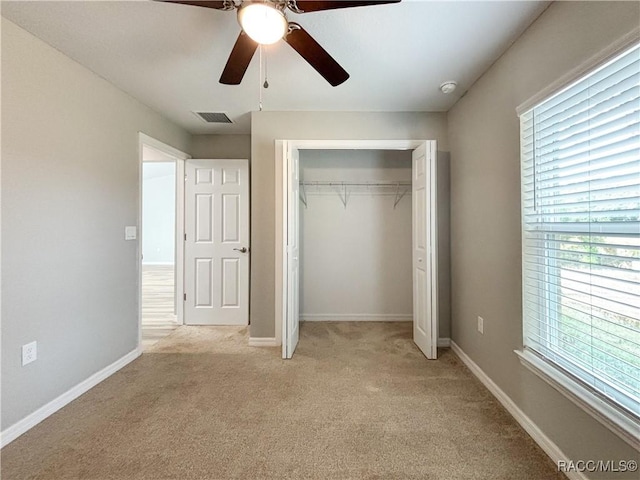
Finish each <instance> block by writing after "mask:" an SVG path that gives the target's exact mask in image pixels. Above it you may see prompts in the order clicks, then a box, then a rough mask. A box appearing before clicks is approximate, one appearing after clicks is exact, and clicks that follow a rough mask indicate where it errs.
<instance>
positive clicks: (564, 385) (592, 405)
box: [515, 350, 640, 450]
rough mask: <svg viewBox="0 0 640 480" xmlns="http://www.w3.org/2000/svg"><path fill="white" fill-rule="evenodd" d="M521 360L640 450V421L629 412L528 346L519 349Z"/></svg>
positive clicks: (516, 351)
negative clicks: (527, 347)
mask: <svg viewBox="0 0 640 480" xmlns="http://www.w3.org/2000/svg"><path fill="white" fill-rule="evenodd" d="M515 353H516V354H517V355H518V357H519V358H520V362H521V363H522V365H524V366H525V367H526V368H527V369H528V370H530V371H531V372H532V373H534V374H535V375H536V376H538V377H540V378H541V379H542V380H544V381H545V382H547V383H548V384H549V385H551V386H552V387H553V388H555V389H556V390H558V391H559V392H560V393H562V395H564V396H565V397H567V398H568V399H569V400H571V401H572V402H573V403H574V404H576V405H577V406H578V407H580V408H581V409H582V410H584V411H585V412H587V413H588V414H589V415H591V416H592V417H593V418H595V419H596V420H598V421H599V422H600V423H601V424H602V425H604V426H605V427H607V428H608V429H609V430H611V431H612V432H613V433H615V434H616V435H618V436H619V437H620V438H622V439H623V440H624V441H625V442H627V443H628V444H629V445H630V446H632V447H633V448H635V449H636V450H640V440H639V439H638V432H640V424H638V422H637V421H634V420H633V419H632V418H631V417H629V416H627V415H625V414H624V413H622V412H621V411H619V410H618V409H617V408H615V407H613V406H612V405H610V404H609V403H608V402H607V401H606V400H604V399H602V398H600V397H599V396H597V395H595V394H594V393H593V392H591V391H590V390H589V389H588V388H586V387H584V386H582V385H580V384H579V383H578V382H575V381H573V380H572V379H571V377H569V376H567V375H565V374H564V373H562V371H560V370H558V369H557V368H555V367H553V365H551V364H549V363H548V362H545V361H544V360H543V359H541V358H539V357H538V356H537V355H534V354H533V353H531V352H529V351H527V350H523V351H520V350H515Z"/></svg>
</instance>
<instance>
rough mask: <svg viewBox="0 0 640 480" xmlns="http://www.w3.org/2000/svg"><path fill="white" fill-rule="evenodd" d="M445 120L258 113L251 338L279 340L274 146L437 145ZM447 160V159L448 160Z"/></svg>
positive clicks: (443, 143)
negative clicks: (315, 143) (382, 142)
mask: <svg viewBox="0 0 640 480" xmlns="http://www.w3.org/2000/svg"><path fill="white" fill-rule="evenodd" d="M446 128H447V127H446V114H444V113H420V112H404V113H403V112H388V113H360V112H254V113H253V114H252V116H251V159H252V160H251V182H252V184H251V304H250V311H251V336H253V337H274V336H275V286H274V278H275V188H276V178H275V177H276V174H275V140H278V139H279V140H329V139H335V140H404V139H409V140H412V139H425V140H437V141H438V150H439V151H445V152H446V151H448V149H449V145H448V141H447V135H446ZM444 157H445V155H443V158H444Z"/></svg>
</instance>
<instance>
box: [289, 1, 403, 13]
mask: <svg viewBox="0 0 640 480" xmlns="http://www.w3.org/2000/svg"><path fill="white" fill-rule="evenodd" d="M400 1H401V0H362V1H358V0H290V2H289V5H288V6H289V9H290V10H292V11H294V12H296V13H309V12H319V11H321V10H335V9H336V8H351V7H368V6H371V5H384V4H386V3H400Z"/></svg>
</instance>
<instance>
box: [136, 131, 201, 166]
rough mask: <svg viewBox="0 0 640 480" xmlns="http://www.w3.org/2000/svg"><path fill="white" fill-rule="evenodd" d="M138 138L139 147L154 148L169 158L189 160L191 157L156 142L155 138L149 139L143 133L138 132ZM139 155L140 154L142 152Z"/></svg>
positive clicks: (165, 144)
mask: <svg viewBox="0 0 640 480" xmlns="http://www.w3.org/2000/svg"><path fill="white" fill-rule="evenodd" d="M138 137H139V141H140V144H141V145H142V144H144V145H146V146H147V147H151V148H155V149H156V150H159V151H161V152H162V153H166V154H167V155H169V156H170V157H173V158H177V159H178V160H188V159H189V158H191V155H189V154H187V153H184V152H183V151H181V150H178V149H177V148H174V147H172V146H171V145H169V144H167V143H164V142H161V141H160V140H156V139H155V138H153V137H150V136H149V135H147V134H145V133H142V132H138ZM140 153H141V154H142V152H140Z"/></svg>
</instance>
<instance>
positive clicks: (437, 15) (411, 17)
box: [2, 0, 549, 133]
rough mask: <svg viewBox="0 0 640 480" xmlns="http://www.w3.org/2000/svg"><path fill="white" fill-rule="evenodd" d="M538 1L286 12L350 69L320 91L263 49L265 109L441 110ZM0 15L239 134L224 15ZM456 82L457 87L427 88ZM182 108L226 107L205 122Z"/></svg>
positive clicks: (237, 92)
mask: <svg viewBox="0 0 640 480" xmlns="http://www.w3.org/2000/svg"><path fill="white" fill-rule="evenodd" d="M548 3H549V2H540V1H506V2H495V1H486V2H485V1H474V2H458V1H449V2H431V1H417V0H403V2H402V3H400V4H391V5H381V6H371V7H359V8H351V9H343V10H332V11H325V12H315V13H308V14H303V15H295V14H293V13H288V18H289V20H291V21H296V22H298V23H300V24H301V25H302V26H303V27H304V28H305V29H306V30H307V31H308V32H309V33H311V34H312V35H313V36H314V38H315V39H316V40H317V41H318V42H319V43H320V44H321V45H322V46H323V47H324V48H325V49H326V50H327V51H328V52H329V53H330V54H331V55H332V56H333V57H334V58H335V59H336V60H337V61H338V62H339V63H340V64H341V65H342V66H343V67H344V68H345V69H346V70H347V71H348V72H349V74H350V75H351V78H350V79H349V80H347V81H346V82H345V83H344V84H343V85H341V86H338V87H331V86H330V85H329V84H328V83H327V82H326V81H325V80H324V79H323V78H322V77H320V75H319V74H317V73H316V71H315V70H313V69H312V68H311V67H310V66H309V65H308V64H307V63H306V62H305V61H304V60H303V59H302V57H300V56H299V55H298V54H297V53H296V52H295V51H294V50H293V49H291V48H290V47H289V46H288V45H287V44H285V43H284V42H283V41H280V42H278V43H277V44H275V45H273V46H270V47H268V50H267V53H266V56H267V59H268V60H267V61H268V64H267V68H268V78H269V84H270V87H269V88H268V89H266V90H263V105H264V109H265V110H308V111H318V110H325V111H326V110H328V111H446V110H448V109H449V108H450V107H451V106H452V105H453V104H454V103H455V101H456V100H457V99H458V98H459V97H460V95H462V94H463V93H464V92H465V90H466V89H467V88H469V86H471V84H472V83H473V82H474V81H475V80H476V79H477V78H478V77H479V76H480V75H481V74H482V73H483V72H484V71H485V70H486V69H487V68H488V67H489V66H490V65H491V64H492V63H493V62H494V61H495V60H496V59H497V58H498V57H499V56H500V55H501V54H502V53H503V52H504V51H505V50H506V49H507V47H508V46H509V45H510V44H511V43H512V42H513V41H514V40H515V39H516V38H517V37H518V36H519V35H520V34H521V33H522V32H523V31H524V30H525V29H526V27H527V26H528V25H530V24H531V22H532V21H533V20H534V19H535V18H536V17H537V16H538V15H539V14H540V13H541V12H542V11H543V10H544V9H545V8H546V6H547V5H548ZM2 15H3V16H4V17H6V18H8V19H9V20H11V21H12V22H14V23H16V24H18V25H20V26H21V27H22V28H24V29H26V30H27V31H29V32H31V33H33V34H34V35H36V36H37V37H39V38H41V39H42V40H44V41H45V42H47V43H49V44H51V45H52V46H54V47H55V48H57V49H58V50H60V51H61V52H63V53H65V54H66V55H68V56H69V57H71V58H73V59H75V60H76V61H78V62H79V63H81V64H83V65H85V66H86V67H87V68H89V69H90V70H92V71H94V72H95V73H97V74H98V75H100V76H102V77H104V78H106V79H107V80H109V81H110V82H112V83H113V84H115V85H116V86H118V87H119V88H121V89H122V90H124V91H125V92H127V93H129V94H130V95H132V96H133V97H135V98H137V99H139V100H140V101H142V102H143V103H145V104H146V105H148V106H150V107H151V108H153V109H154V110H156V111H158V112H160V113H162V114H163V115H164V116H166V117H167V118H169V119H171V120H173V121H174V122H176V123H177V124H179V125H181V126H182V127H184V128H185V129H187V130H188V131H190V132H191V133H249V131H250V114H249V112H251V111H255V110H257V109H258V99H259V90H260V88H259V85H260V84H261V83H262V81H263V80H261V79H260V72H259V60H258V52H256V56H255V57H254V59H253V61H252V62H251V65H250V66H249V69H248V70H247V73H246V74H245V77H244V80H243V81H242V84H241V85H239V86H228V85H221V84H219V83H218V79H219V78H220V74H221V72H222V69H223V67H224V65H225V63H226V61H227V57H228V55H229V52H230V51H231V48H232V46H233V44H234V43H235V40H236V38H237V36H238V33H239V31H240V27H239V25H238V23H237V22H236V18H235V13H234V12H224V11H219V10H211V9H204V8H199V7H192V6H185V5H175V4H166V3H159V2H153V1H129V2H120V1H102V2H95V1H68V2H57V1H54V2H51V1H44V2H39V1H26V2H25V1H22V2H12V1H3V2H2ZM445 80H456V81H457V82H458V84H459V88H458V90H456V91H455V92H454V93H453V94H450V95H444V94H442V93H441V92H440V91H439V89H438V87H439V85H440V84H441V83H442V82H443V81H445ZM192 111H221V112H226V113H227V114H228V115H229V117H231V119H232V120H233V121H234V124H232V125H210V124H206V123H204V122H203V121H202V120H200V119H199V118H198V117H196V116H195V115H194V114H193V113H191V112H192Z"/></svg>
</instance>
